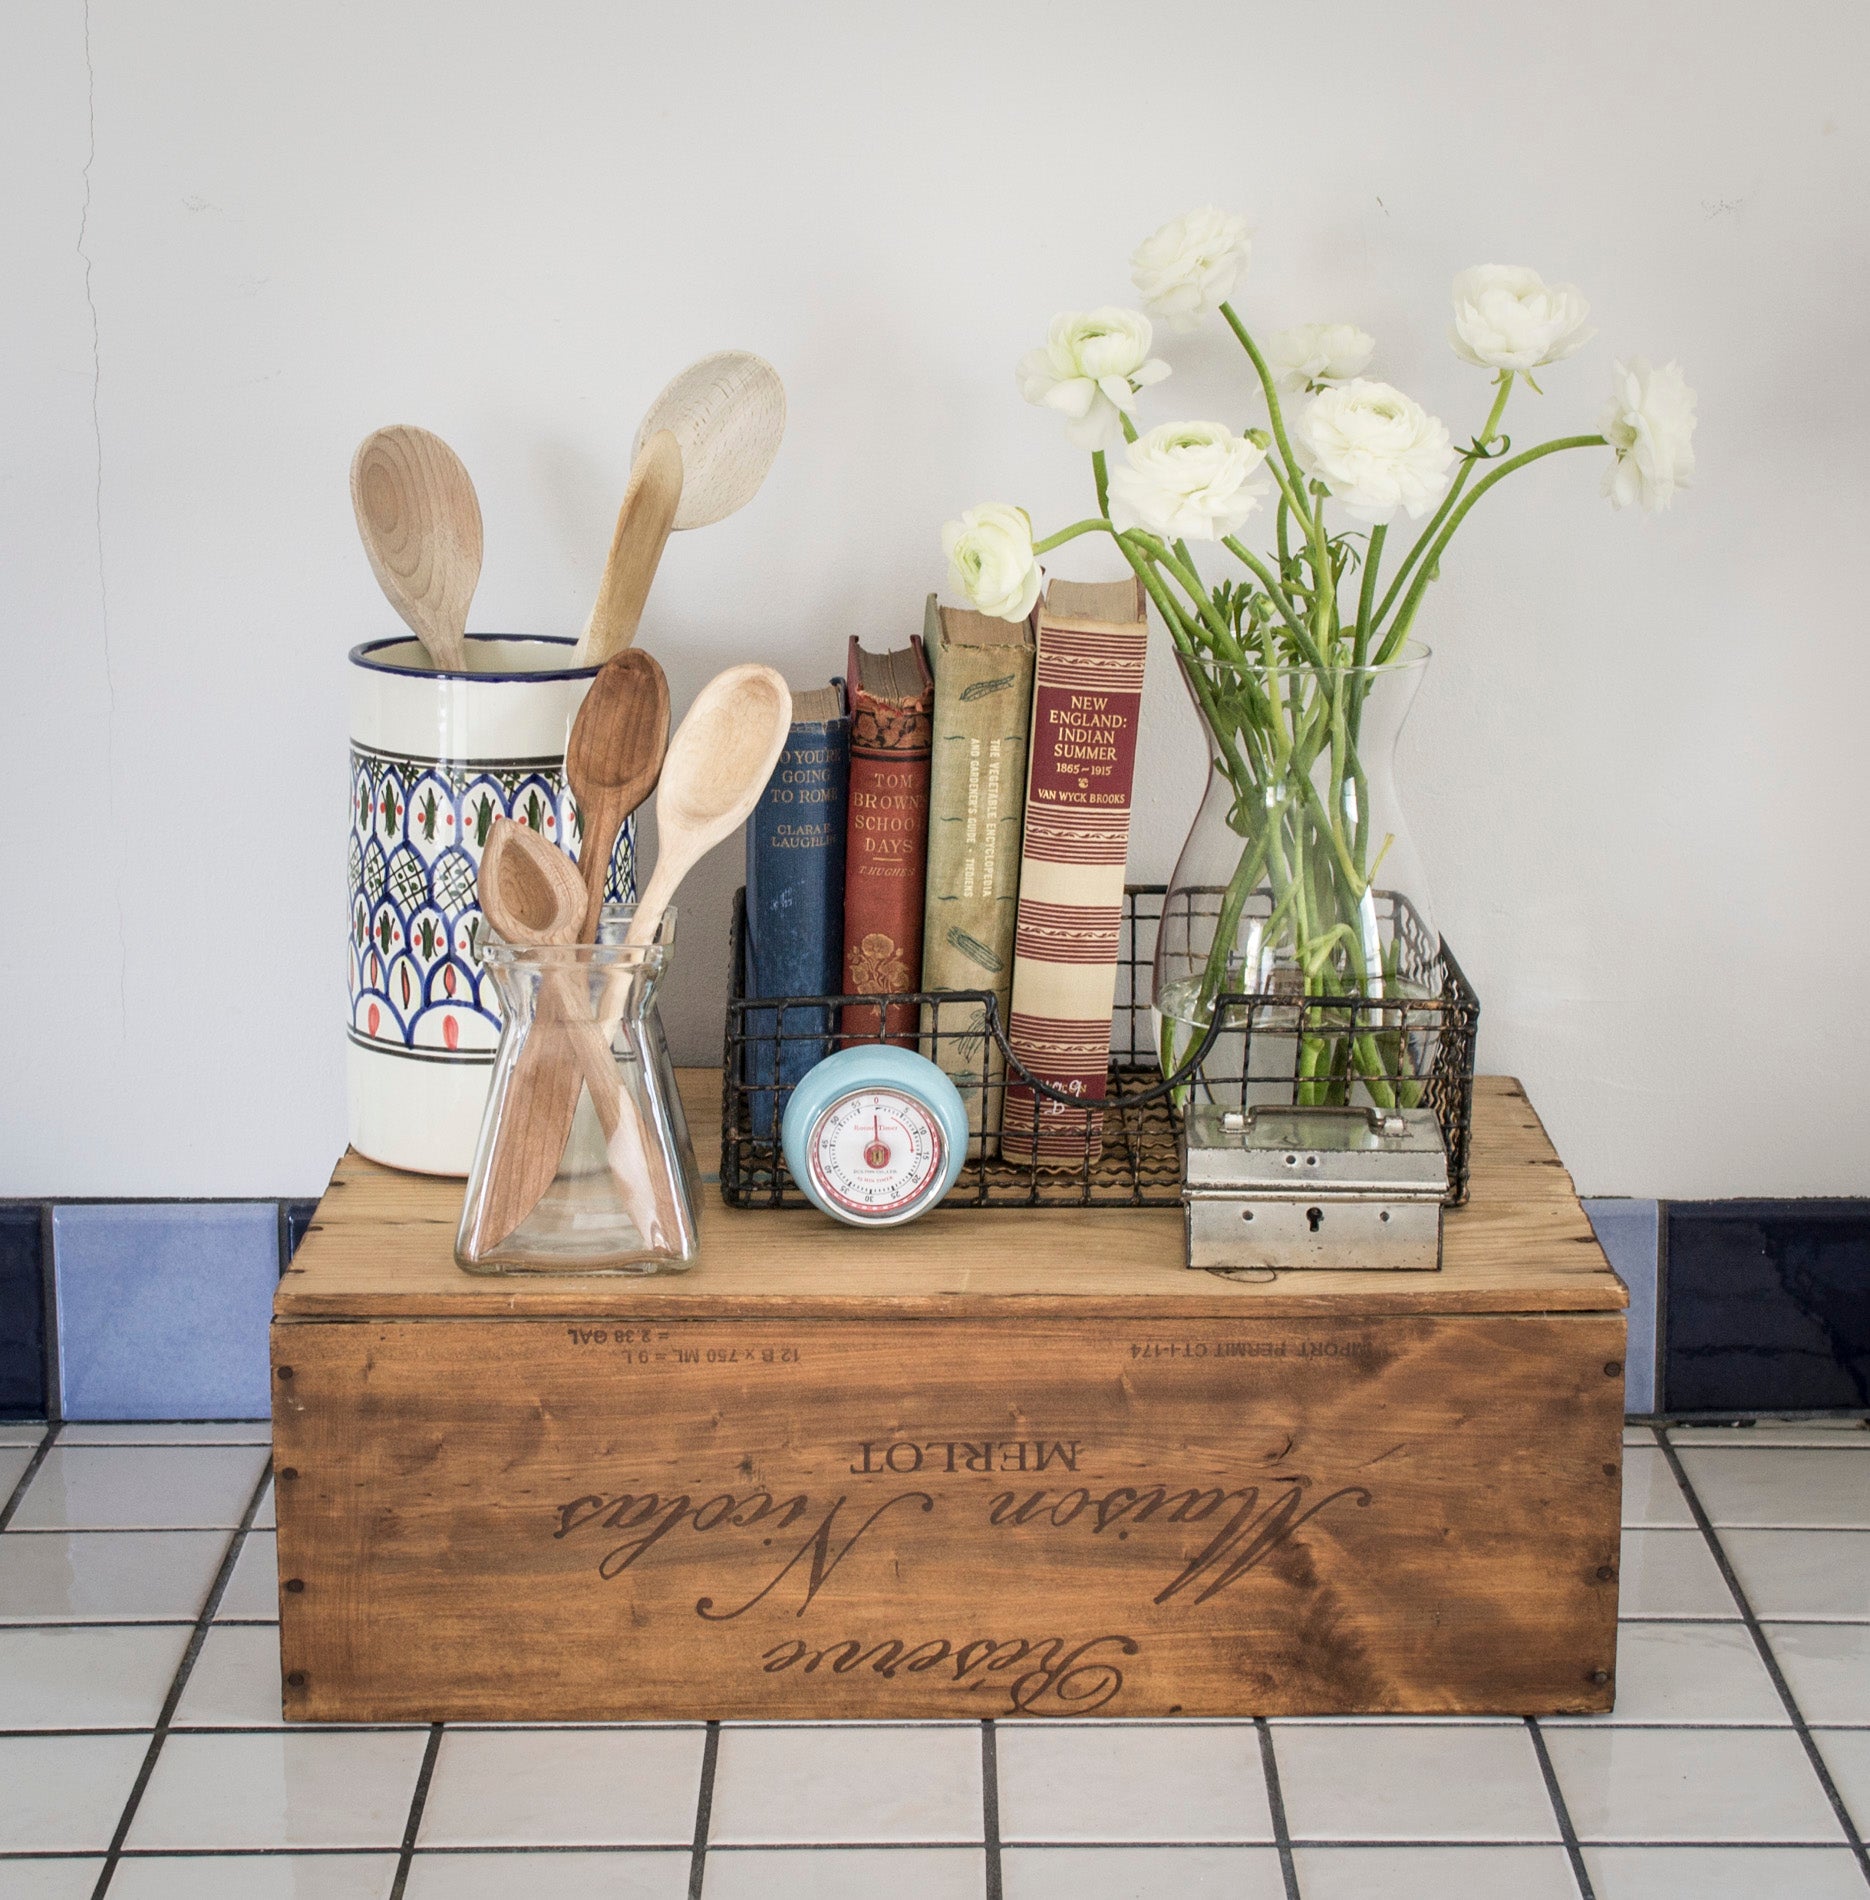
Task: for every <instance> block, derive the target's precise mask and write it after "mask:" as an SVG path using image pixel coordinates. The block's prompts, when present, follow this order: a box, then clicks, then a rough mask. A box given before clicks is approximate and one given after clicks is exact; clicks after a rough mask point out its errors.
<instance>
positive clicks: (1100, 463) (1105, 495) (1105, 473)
mask: <svg viewBox="0 0 1870 1900" xmlns="http://www.w3.org/2000/svg"><path fill="white" fill-rule="evenodd" d="M1091 480H1092V481H1093V482H1094V483H1096V485H1097V512H1098V513H1099V514H1100V515H1103V516H1105V517H1106V518H1108V517H1109V514H1110V469H1109V467H1108V466H1107V465H1106V463H1105V461H1104V451H1103V450H1102V449H1093V450H1092V451H1091Z"/></svg>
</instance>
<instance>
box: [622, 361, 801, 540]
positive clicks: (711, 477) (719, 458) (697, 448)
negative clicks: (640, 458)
mask: <svg viewBox="0 0 1870 1900" xmlns="http://www.w3.org/2000/svg"><path fill="white" fill-rule="evenodd" d="M659 429H667V430H669V431H670V433H671V434H673V435H674V437H675V440H676V446H677V447H678V448H679V449H680V451H681V456H682V496H681V504H682V505H681V506H680V507H679V508H678V509H677V510H676V514H675V525H676V527H677V528H678V529H682V528H705V527H706V526H707V525H708V524H709V523H710V522H711V521H720V520H723V519H725V517H727V516H728V515H731V514H732V513H733V512H734V511H735V510H736V509H738V508H744V507H745V506H746V505H747V503H748V502H750V501H751V500H752V499H753V497H754V496H755V495H756V494H757V493H758V492H759V487H760V484H761V483H762V482H763V481H765V479H766V471H767V470H768V469H769V468H771V467H772V465H773V457H774V456H775V455H777V454H778V453H779V441H780V438H781V437H782V436H783V435H784V434H785V432H786V386H785V384H783V383H782V382H781V381H780V380H779V372H778V371H777V370H776V369H774V368H773V366H772V364H770V363H769V362H767V361H766V360H765V358H763V357H759V356H753V355H750V354H749V353H748V352H747V351H745V350H720V351H718V352H716V354H715V355H713V356H704V357H703V358H702V359H701V360H700V362H698V363H691V364H689V366H688V367H687V368H686V369H685V370H683V371H682V373H681V374H680V375H679V376H677V377H676V379H675V380H674V381H673V382H672V383H670V385H669V386H668V388H667V389H665V390H664V391H663V392H662V394H661V395H660V396H658V397H657V398H656V400H655V401H654V402H652V403H651V404H650V405H649V411H648V413H647V414H646V415H645V416H644V417H643V421H642V426H641V427H640V428H638V430H637V432H636V452H637V453H638V454H641V452H642V450H643V449H644V448H645V447H646V446H647V444H648V442H649V439H650V437H651V436H653V435H654V434H655V433H656V431H657V430H659Z"/></svg>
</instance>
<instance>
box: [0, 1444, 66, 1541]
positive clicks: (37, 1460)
mask: <svg viewBox="0 0 1870 1900" xmlns="http://www.w3.org/2000/svg"><path fill="white" fill-rule="evenodd" d="M59 1430H60V1428H59V1427H58V1426H57V1425H48V1426H47V1427H46V1432H45V1436H44V1437H43V1438H42V1439H40V1441H39V1442H38V1444H36V1445H35V1446H34V1447H33V1452H32V1456H31V1457H30V1458H28V1459H27V1460H26V1469H25V1470H24V1471H22V1472H21V1473H20V1474H19V1483H17V1484H16V1485H15V1486H14V1487H13V1489H12V1491H11V1492H9V1493H8V1495H7V1501H6V1502H5V1503H4V1504H0V1531H3V1530H5V1529H6V1527H7V1526H8V1525H9V1524H11V1523H12V1522H13V1514H14V1512H15V1511H17V1510H18V1509H19V1507H20V1501H21V1500H22V1499H23V1498H24V1497H25V1495H26V1487H27V1486H28V1485H29V1484H31V1483H32V1481H33V1479H35V1478H36V1477H38V1475H39V1467H40V1466H41V1465H42V1464H44V1463H45V1460H46V1453H47V1452H49V1451H50V1450H51V1449H52V1441H53V1440H54V1439H55V1438H57V1437H58V1435H59Z"/></svg>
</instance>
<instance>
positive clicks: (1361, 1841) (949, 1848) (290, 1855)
mask: <svg viewBox="0 0 1870 1900" xmlns="http://www.w3.org/2000/svg"><path fill="white" fill-rule="evenodd" d="M1010 1845H1011V1847H1012V1848H1013V1849H1014V1850H1015V1851H1017V1852H1044V1853H1048V1854H1065V1853H1085V1854H1107V1853H1110V1852H1111V1851H1112V1850H1113V1849H1114V1850H1117V1851H1123V1850H1127V1849H1132V1848H1136V1849H1146V1850H1148V1851H1150V1852H1172V1851H1175V1850H1179V1849H1189V1850H1204V1849H1205V1850H1211V1849H1214V1848H1238V1849H1240V1850H1242V1851H1245V1852H1256V1853H1265V1852H1267V1851H1269V1850H1270V1849H1271V1846H1272V1843H1271V1842H1269V1841H1243V1840H1239V1839H1226V1840H1175V1841H1138V1840H1131V1839H1128V1838H1126V1839H1123V1840H1116V1841H1087V1840H1068V1841H1065V1840H1041V1839H1033V1840H1029V1841H1027V1840H1022V1841H1015V1842H1012V1843H1010ZM1296 1845H1297V1846H1298V1847H1299V1848H1301V1849H1306V1850H1312V1849H1326V1850H1329V1851H1331V1852H1334V1853H1345V1852H1360V1853H1361V1852H1368V1853H1388V1854H1395V1853H1402V1854H1407V1853H1410V1852H1412V1851H1415V1850H1422V1851H1425V1852H1435V1851H1445V1850H1447V1849H1449V1848H1496V1847H1500V1848H1519V1847H1536V1848H1554V1847H1557V1846H1559V1845H1560V1843H1559V1842H1557V1841H1554V1840H1549V1839H1548V1840H1520V1839H1505V1838H1500V1837H1497V1836H1494V1835H1488V1836H1486V1837H1484V1838H1482V1837H1477V1836H1475V1835H1471V1834H1470V1835H1466V1836H1463V1837H1461V1838H1459V1839H1440V1838H1429V1837H1427V1836H1416V1835H1411V1836H1409V1838H1408V1839H1406V1840H1371V1839H1369V1838H1368V1837H1366V1836H1364V1835H1361V1834H1360V1835H1354V1836H1344V1837H1339V1836H1327V1835H1320V1836H1318V1837H1316V1838H1311V1837H1305V1836H1301V1837H1300V1839H1299V1840H1298V1841H1297V1843H1296ZM1591 1845H1592V1847H1594V1848H1597V1847H1616V1848H1626V1849H1627V1848H1670V1849H1675V1850H1681V1849H1696V1850H1700V1851H1704V1852H1713V1853H1728V1852H1734V1851H1739V1852H1750V1853H1758V1852H1761V1851H1765V1850H1770V1851H1771V1852H1774V1853H1784V1854H1846V1853H1849V1851H1850V1850H1849V1848H1847V1847H1846V1846H1845V1845H1844V1843H1843V1842H1842V1841H1788V1840H1751V1839H1749V1840H1727V1839H1721V1840H1708V1839H1706V1838H1705V1837H1704V1838H1702V1839H1700V1840H1686V1841H1683V1840H1661V1839H1657V1838H1653V1837H1649V1836H1637V1837H1635V1838H1631V1839H1621V1838H1619V1839H1615V1840H1593V1841H1592V1842H1591ZM397 1851H398V1850H397V1849H396V1848H394V1847H386V1846H384V1845H382V1844H381V1843H380V1842H379V1843H377V1844H375V1845H368V1844H366V1845H362V1846H359V1845H357V1844H355V1843H353V1844H350V1845H347V1846H340V1847H324V1846H312V1845H310V1844H307V1843H294V1844H292V1845H289V1846H284V1847H129V1848H126V1849H125V1850H124V1851H123V1854H122V1855H121V1856H120V1859H122V1860H126V1861H171V1860H276V1859H298V1858H301V1857H302V1858H305V1859H308V1860H309V1859H327V1860H329V1859H333V1858H342V1857H345V1856H360V1857H361V1856H366V1855H367V1856H372V1857H379V1858H387V1857H389V1856H390V1855H393V1854H395V1853H396V1852H397ZM692 1851H693V1850H692V1849H691V1848H690V1847H689V1846H688V1845H687V1844H685V1843H683V1842H679V1841H675V1842H671V1841H609V1842H591V1841H571V1842H565V1843H559V1842H548V1841H509V1842H497V1841H481V1842H476V1843H474V1844H473V1845H472V1846H448V1847H442V1846H435V1847H425V1848H423V1849H422V1850H421V1852H422V1858H423V1859H424V1860H436V1861H440V1860H462V1859H472V1858H477V1857H479V1856H481V1855H483V1854H486V1855H494V1854H498V1855H503V1856H509V1857H519V1856H526V1855H541V1856H553V1855H559V1854H654V1855H657V1856H667V1857H669V1858H670V1859H673V1858H674V1857H675V1856H676V1855H678V1854H689V1853H692ZM708 1851H709V1853H711V1854H719V1855H722V1856H726V1857H730V1858H731V1857H732V1856H733V1855H736V1854H789V1853H798V1854H878V1853H905V1854H926V1853H950V1854H966V1853H971V1852H972V1851H973V1849H972V1847H971V1846H970V1845H969V1843H967V1842H966V1841H955V1840H940V1841H733V1842H723V1843H720V1844H718V1845H716V1846H714V1847H711V1848H709V1850H708ZM97 1853H98V1850H97V1849H96V1848H95V1847H89V1848H86V1847H57V1848H25V1849H23V1850H21V1851H19V1852H17V1853H13V1852H0V1869H4V1868H6V1867H10V1866H12V1865H13V1864H14V1863H15V1862H39V1861H54V1862H57V1861H69V1860H95V1859H96V1858H97Z"/></svg>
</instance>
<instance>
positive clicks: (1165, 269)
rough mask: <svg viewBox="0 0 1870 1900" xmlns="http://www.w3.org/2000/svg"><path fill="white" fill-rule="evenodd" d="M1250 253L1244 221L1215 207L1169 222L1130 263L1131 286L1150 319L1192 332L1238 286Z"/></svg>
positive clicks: (1247, 231) (1251, 239) (1248, 236)
mask: <svg viewBox="0 0 1870 1900" xmlns="http://www.w3.org/2000/svg"><path fill="white" fill-rule="evenodd" d="M1252 249H1253V237H1252V233H1251V232H1250V231H1249V230H1248V229H1247V221H1246V220H1245V219H1244V218H1237V217H1235V216H1234V215H1233V214H1232V213H1231V212H1228V211H1222V210H1220V209H1219V208H1218V207H1217V206H1215V205H1203V206H1202V207H1201V209H1200V210H1199V211H1185V212H1184V213H1183V214H1182V215H1181V216H1180V217H1179V218H1171V219H1170V220H1169V222H1168V223H1167V224H1165V225H1164V226H1163V227H1162V229H1161V230H1160V231H1158V232H1157V233H1156V234H1155V236H1154V237H1146V238H1145V239H1144V240H1143V241H1142V243H1141V244H1139V245H1138V246H1137V247H1136V249H1135V251H1134V252H1133V253H1132V254H1131V257H1130V282H1131V283H1133V284H1134V285H1135V286H1136V288H1137V292H1138V294H1139V295H1140V296H1141V297H1142V299H1143V305H1144V308H1145V309H1147V310H1148V311H1149V313H1150V315H1151V316H1156V317H1160V318H1161V319H1162V320H1163V322H1164V323H1166V324H1167V325H1168V326H1169V328H1170V329H1171V330H1192V329H1193V328H1194V327H1195V325H1196V324H1197V323H1199V322H1200V321H1201V319H1202V318H1203V317H1205V316H1207V315H1208V314H1209V313H1210V312H1211V311H1215V310H1218V309H1219V308H1220V307H1221V304H1222V302H1223V300H1224V299H1225V298H1226V297H1227V296H1228V295H1229V293H1230V292H1231V291H1232V290H1233V288H1234V285H1235V284H1237V283H1238V282H1239V281H1240V276H1241V273H1242V272H1243V271H1244V270H1245V269H1246V268H1247V257H1248V255H1249V253H1250V252H1251V251H1252Z"/></svg>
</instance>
